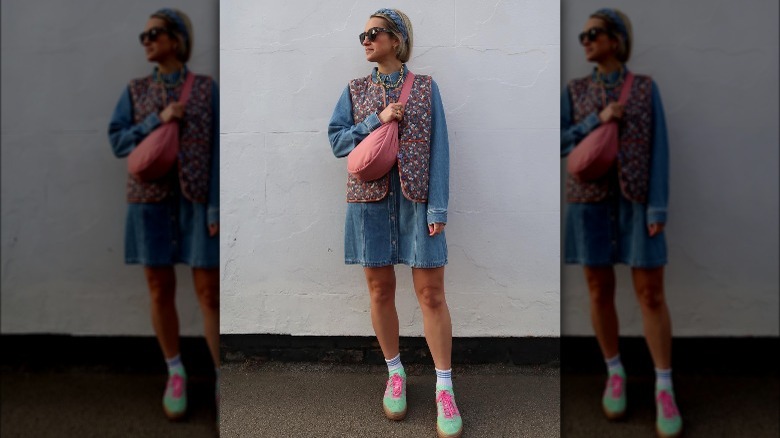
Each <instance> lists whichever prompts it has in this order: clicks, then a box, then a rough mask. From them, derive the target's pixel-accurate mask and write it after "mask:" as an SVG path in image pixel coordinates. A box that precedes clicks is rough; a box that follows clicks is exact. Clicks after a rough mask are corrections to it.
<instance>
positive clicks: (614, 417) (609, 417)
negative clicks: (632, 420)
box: [601, 405, 626, 421]
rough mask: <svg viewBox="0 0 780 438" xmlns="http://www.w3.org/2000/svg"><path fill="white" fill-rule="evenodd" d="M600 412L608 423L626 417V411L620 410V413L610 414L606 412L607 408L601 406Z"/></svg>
mask: <svg viewBox="0 0 780 438" xmlns="http://www.w3.org/2000/svg"><path fill="white" fill-rule="evenodd" d="M601 410H602V411H604V416H605V417H607V420H609V421H618V420H622V419H623V417H625V416H626V411H625V410H622V411H620V412H611V411H608V410H607V408H606V407H605V406H604V405H601Z"/></svg>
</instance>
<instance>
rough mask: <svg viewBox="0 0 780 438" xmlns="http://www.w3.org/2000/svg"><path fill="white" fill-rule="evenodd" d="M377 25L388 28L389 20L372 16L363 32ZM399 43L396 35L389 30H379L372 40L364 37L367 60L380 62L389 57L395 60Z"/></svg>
mask: <svg viewBox="0 0 780 438" xmlns="http://www.w3.org/2000/svg"><path fill="white" fill-rule="evenodd" d="M375 27H378V28H381V29H387V28H388V26H387V21H385V19H384V18H379V17H371V19H369V20H368V23H366V27H365V29H364V30H363V32H368V31H369V30H370V29H373V28H375ZM398 44H399V42H398V39H396V37H395V35H393V34H391V33H388V32H379V33H377V34H376V38H375V39H374V41H370V39H369V38H368V37H365V38H363V49H365V51H366V61H368V62H380V61H384V60H387V59H388V58H389V59H391V60H393V59H395V58H396V55H395V47H394V45H395V46H397V45H398Z"/></svg>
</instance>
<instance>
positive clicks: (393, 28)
mask: <svg viewBox="0 0 780 438" xmlns="http://www.w3.org/2000/svg"><path fill="white" fill-rule="evenodd" d="M393 11H394V12H395V13H397V14H398V16H399V17H401V20H402V21H403V22H404V27H406V34H407V38H406V40H404V35H403V33H402V32H401V29H399V28H398V25H397V24H395V21H393V19H392V18H390V16H389V15H387V14H381V13H376V14H373V15H371V17H377V18H382V19H384V20H385V21H386V22H387V30H389V31H390V32H393V36H395V38H396V39H397V40H398V41H399V42H400V43H401V44H399V45H398V47H396V49H395V57H396V58H398V60H399V61H401V62H403V63H406V62H408V61H409V58H411V57H412V46H413V45H414V42H413V38H412V22H411V21H410V20H409V17H407V16H406V14H404V13H403V12H401V11H399V10H398V9H393Z"/></svg>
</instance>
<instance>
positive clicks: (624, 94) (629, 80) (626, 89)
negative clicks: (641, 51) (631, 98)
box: [618, 72, 634, 105]
mask: <svg viewBox="0 0 780 438" xmlns="http://www.w3.org/2000/svg"><path fill="white" fill-rule="evenodd" d="M633 84H634V74H633V73H631V72H626V80H625V81H623V88H622V89H621V90H620V98H619V99H618V103H620V104H621V105H625V104H626V102H628V95H629V94H630V93H631V85H633Z"/></svg>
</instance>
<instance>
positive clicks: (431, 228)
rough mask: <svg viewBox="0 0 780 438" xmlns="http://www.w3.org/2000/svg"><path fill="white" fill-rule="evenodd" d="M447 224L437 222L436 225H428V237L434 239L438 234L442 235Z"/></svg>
mask: <svg viewBox="0 0 780 438" xmlns="http://www.w3.org/2000/svg"><path fill="white" fill-rule="evenodd" d="M446 225H447V224H445V223H441V222H436V223H435V224H428V235H429V236H431V237H433V236H435V235H437V234H441V232H442V231H444V227H445V226H446Z"/></svg>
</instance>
